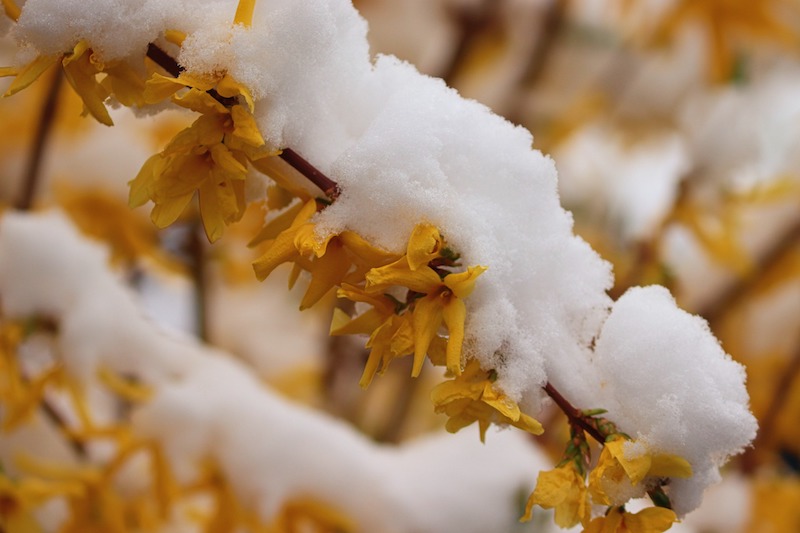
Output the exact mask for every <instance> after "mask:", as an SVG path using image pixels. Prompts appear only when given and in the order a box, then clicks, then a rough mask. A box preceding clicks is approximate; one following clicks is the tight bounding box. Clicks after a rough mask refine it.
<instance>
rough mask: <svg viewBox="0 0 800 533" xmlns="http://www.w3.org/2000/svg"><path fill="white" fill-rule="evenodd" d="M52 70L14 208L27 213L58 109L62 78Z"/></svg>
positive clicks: (59, 72) (59, 73) (56, 71)
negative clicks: (20, 189)
mask: <svg viewBox="0 0 800 533" xmlns="http://www.w3.org/2000/svg"><path fill="white" fill-rule="evenodd" d="M54 70H55V72H54V74H53V79H52V81H51V82H50V88H49V89H48V91H47V97H46V99H45V102H44V107H43V108H42V114H41V115H39V124H38V126H37V128H36V136H35V137H34V140H33V147H32V148H31V153H30V156H29V157H28V165H27V168H26V170H25V176H24V177H23V180H22V187H23V189H22V194H21V195H20V197H19V199H18V200H17V202H16V206H15V207H16V208H17V209H20V210H22V211H28V210H29V209H30V208H31V207H32V206H33V200H34V198H36V189H37V186H38V185H39V179H40V177H41V168H42V159H43V158H44V151H45V148H46V147H47V141H48V139H49V138H50V133H51V132H52V130H53V123H54V121H55V116H56V109H57V108H58V94H59V92H60V91H61V84H62V80H63V78H64V76H63V75H62V73H61V69H60V68H57V69H54Z"/></svg>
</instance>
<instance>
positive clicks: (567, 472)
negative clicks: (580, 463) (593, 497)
mask: <svg viewBox="0 0 800 533" xmlns="http://www.w3.org/2000/svg"><path fill="white" fill-rule="evenodd" d="M534 505H538V506H540V507H542V508H544V509H553V508H555V510H556V512H555V522H556V524H557V525H558V526H559V527H562V528H570V527H573V526H575V525H576V524H578V522H582V521H585V520H586V518H588V517H589V514H590V513H589V512H590V510H591V509H590V507H589V502H588V495H587V493H586V486H585V483H584V480H583V476H581V475H580V474H579V473H578V471H577V470H576V469H575V466H574V465H573V464H572V463H567V464H565V465H563V466H560V467H558V468H555V469H553V470H549V471H543V472H539V477H538V478H537V481H536V489H534V491H533V494H531V496H530V498H528V503H527V505H526V506H525V514H524V515H523V517H522V519H521V520H520V521H527V520H530V518H531V515H532V512H533V506H534Z"/></svg>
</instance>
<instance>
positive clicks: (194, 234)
mask: <svg viewBox="0 0 800 533" xmlns="http://www.w3.org/2000/svg"><path fill="white" fill-rule="evenodd" d="M202 232H203V230H202V225H201V224H199V223H193V224H191V225H190V226H189V235H188V236H187V242H186V251H187V253H188V256H189V264H190V268H191V273H192V284H193V285H194V297H195V305H194V309H195V327H196V328H197V337H198V338H199V339H200V340H202V341H203V342H208V272H207V268H206V267H207V259H208V258H207V254H206V246H205V240H204V239H203V238H202V236H201V234H202Z"/></svg>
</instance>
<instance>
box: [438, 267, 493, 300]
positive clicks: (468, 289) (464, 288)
mask: <svg viewBox="0 0 800 533" xmlns="http://www.w3.org/2000/svg"><path fill="white" fill-rule="evenodd" d="M486 270H487V268H486V267H484V266H471V267H468V268H467V270H466V271H464V272H458V273H455V274H448V275H447V276H445V278H444V284H445V285H447V287H448V288H449V289H450V290H451V291H453V294H455V295H456V296H458V297H459V298H466V297H467V296H469V295H470V294H472V291H473V290H475V281H476V280H477V279H478V276H480V275H481V274H483V273H484V272H486Z"/></svg>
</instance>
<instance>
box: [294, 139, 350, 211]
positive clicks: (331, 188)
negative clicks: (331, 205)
mask: <svg viewBox="0 0 800 533" xmlns="http://www.w3.org/2000/svg"><path fill="white" fill-rule="evenodd" d="M280 158H281V159H283V160H284V161H286V162H287V163H288V164H289V165H290V166H291V167H292V168H294V169H295V170H296V171H298V172H299V173H300V174H302V175H303V176H305V177H306V179H307V180H308V181H310V182H311V183H313V184H314V185H316V186H317V187H319V188H320V189H321V190H322V192H324V193H325V196H327V197H328V198H330V199H331V201H333V200H336V198H338V197H339V192H340V191H339V184H338V183H336V182H335V181H333V180H332V179H330V178H329V177H328V176H326V175H325V174H323V173H322V172H320V171H319V170H317V168H316V167H315V166H314V165H312V164H311V163H309V162H308V161H306V160H305V159H303V157H302V156H301V155H300V154H298V153H297V152H295V151H294V150H292V149H291V148H284V149H283V151H282V152H281V154H280Z"/></svg>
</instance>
